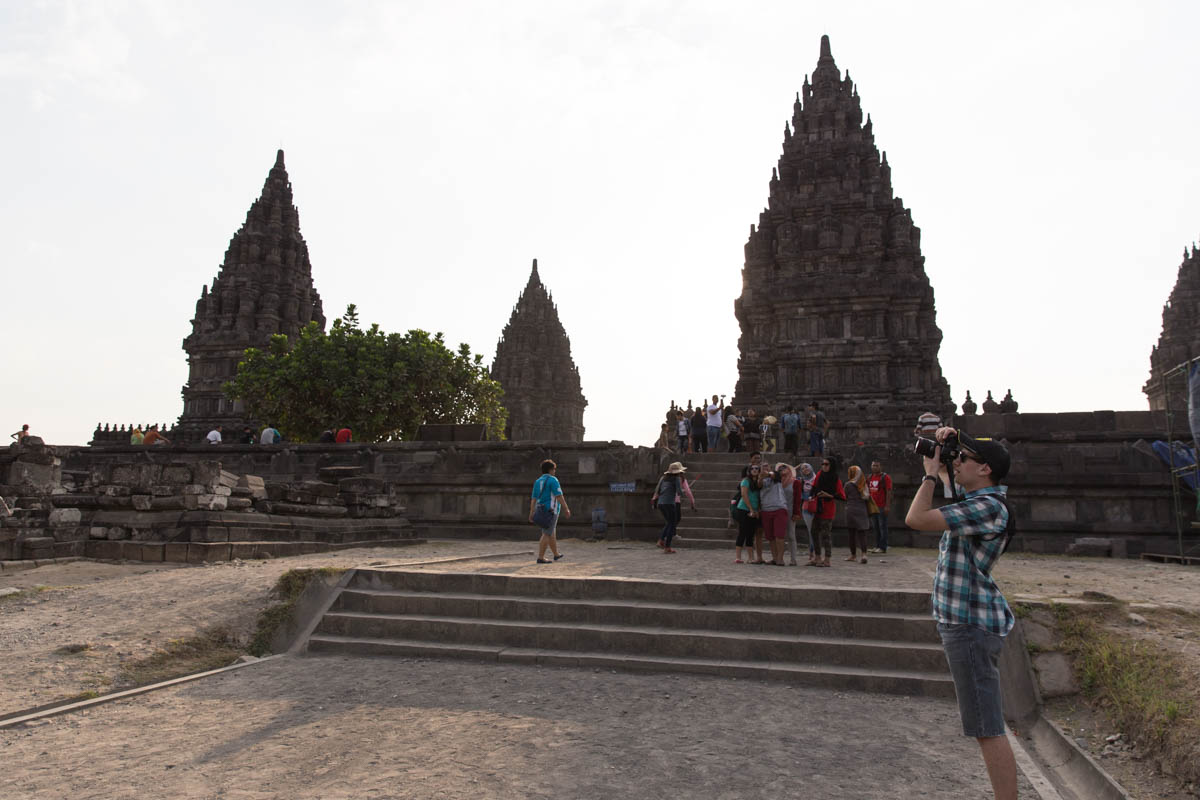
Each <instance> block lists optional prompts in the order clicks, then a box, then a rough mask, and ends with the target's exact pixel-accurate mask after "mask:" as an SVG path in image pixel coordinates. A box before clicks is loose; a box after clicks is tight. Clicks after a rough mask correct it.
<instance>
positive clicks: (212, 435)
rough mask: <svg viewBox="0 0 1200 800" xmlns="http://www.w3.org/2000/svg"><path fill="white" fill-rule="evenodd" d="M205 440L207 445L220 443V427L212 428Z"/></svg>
mask: <svg viewBox="0 0 1200 800" xmlns="http://www.w3.org/2000/svg"><path fill="white" fill-rule="evenodd" d="M205 438H207V439H208V443H209V444H220V443H221V426H220V425H218V426H217V427H215V428H213V429H212V430H211V431H209V432H208V436H207V437H205Z"/></svg>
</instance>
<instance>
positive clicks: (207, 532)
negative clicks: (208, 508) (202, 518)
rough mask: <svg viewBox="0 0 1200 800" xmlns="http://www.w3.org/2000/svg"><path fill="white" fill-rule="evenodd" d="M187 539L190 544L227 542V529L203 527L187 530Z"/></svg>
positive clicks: (212, 526)
mask: <svg viewBox="0 0 1200 800" xmlns="http://www.w3.org/2000/svg"><path fill="white" fill-rule="evenodd" d="M188 530H189V531H190V533H189V535H188V539H189V540H190V541H192V542H201V543H213V542H228V541H229V529H228V528H226V527H224V526H220V525H203V526H198V527H193V528H189V529H188Z"/></svg>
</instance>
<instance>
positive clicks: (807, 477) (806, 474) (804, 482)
mask: <svg viewBox="0 0 1200 800" xmlns="http://www.w3.org/2000/svg"><path fill="white" fill-rule="evenodd" d="M816 482H817V473H816V472H815V471H814V470H813V468H812V464H809V463H808V462H807V461H802V462H800V474H799V475H798V476H797V477H796V483H795V485H794V486H795V488H794V491H798V492H800V497H798V498H797V499H796V502H795V505H794V506H793V511H792V521H793V522H795V521H797V517H799V519H800V520H802V521H803V522H804V530H805V532H806V533H807V535H808V564H806V565H805V566H809V567H815V566H817V563H818V562H819V561H820V560H821V559H820V558H818V557H817V554H816V553H817V551H816V545H815V541H816V540H814V539H813V512H811V511H809V510H808V509H807V508H805V506H806V505H807V503H808V501H809V500H810V499H811V498H812V492H813V484H815V483H816ZM796 509H799V510H798V511H797V510H796Z"/></svg>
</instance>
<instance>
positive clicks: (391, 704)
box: [0, 657, 1035, 800]
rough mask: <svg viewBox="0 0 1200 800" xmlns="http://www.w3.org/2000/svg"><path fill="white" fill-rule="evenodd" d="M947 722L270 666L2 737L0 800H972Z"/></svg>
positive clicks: (608, 688) (363, 667) (750, 696)
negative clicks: (124, 799)
mask: <svg viewBox="0 0 1200 800" xmlns="http://www.w3.org/2000/svg"><path fill="white" fill-rule="evenodd" d="M957 725H958V721H957V712H956V709H955V707H954V705H953V703H949V702H944V701H935V700H928V699H917V698H902V697H890V696H889V697H885V696H874V695H865V694H857V693H835V692H828V691H820V690H813V689H806V688H804V687H801V686H788V685H781V684H779V683H775V682H772V683H763V682H758V681H738V680H733V679H720V678H705V677H698V676H679V677H664V676H661V675H656V676H646V675H634V674H625V673H618V672H612V671H608V670H600V671H593V670H578V669H555V668H537V667H514V666H498V665H488V664H480V663H475V662H457V661H430V660H421V659H371V658H353V659H352V658H343V657H328V658H319V657H309V658H301V659H297V658H287V659H279V660H275V661H270V662H266V663H264V664H261V665H256V666H253V667H250V668H247V669H243V670H238V671H236V672H231V673H226V674H223V675H219V676H215V677H212V678H208V679H204V680H201V681H197V682H194V683H190V684H185V685H183V686H180V687H175V688H171V689H166V690H162V691H159V692H154V693H152V694H149V695H145V696H143V697H141V698H138V699H132V700H125V701H118V702H115V703H112V704H109V705H105V706H100V707H97V708H94V709H92V710H90V711H88V712H84V713H82V714H76V715H71V716H64V717H58V718H53V719H51V720H47V721H44V722H43V723H41V724H40V725H37V726H34V727H31V728H24V729H18V730H13V731H0V755H2V756H3V758H4V762H5V764H6V767H5V769H4V770H3V771H2V772H0V796H3V797H13V798H17V797H21V798H43V797H44V798H60V797H71V798H73V800H85V799H86V798H113V797H171V798H275V797H295V798H351V797H354V798H531V797H532V798H555V799H556V800H565V799H566V798H618V797H619V798H625V799H626V800H635V799H637V798H647V800H650V799H653V800H659V799H660V798H663V797H687V798H760V797H771V798H785V797H804V798H808V799H809V800H821V799H822V798H840V799H845V798H859V799H860V800H883V798H887V799H888V800H892V798H897V797H903V798H932V799H940V798H945V800H984V798H989V797H991V794H990V790H989V789H988V786H987V781H986V778H984V777H983V765H982V761H981V760H980V759H979V756H978V752H977V747H976V745H975V743H974V741H973V740H968V739H964V738H963V737H962V736H960V735H957V731H956V728H957ZM1021 780H1022V796H1023V797H1034V796H1035V795H1034V793H1033V791H1032V789H1031V788H1030V786H1029V784H1028V783H1026V782H1025V779H1024V777H1022V778H1021Z"/></svg>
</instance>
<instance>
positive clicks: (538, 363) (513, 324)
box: [492, 259, 587, 442]
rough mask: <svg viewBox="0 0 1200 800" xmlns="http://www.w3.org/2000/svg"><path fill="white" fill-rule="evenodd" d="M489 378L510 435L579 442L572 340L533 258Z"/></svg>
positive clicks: (579, 396)
mask: <svg viewBox="0 0 1200 800" xmlns="http://www.w3.org/2000/svg"><path fill="white" fill-rule="evenodd" d="M492 378H493V379H494V380H497V381H499V382H500V385H501V386H503V387H504V407H505V408H507V409H508V430H507V431H506V432H505V435H506V436H507V437H508V438H509V439H511V440H513V441H529V440H536V441H550V442H553V441H559V442H581V441H583V410H584V408H586V407H587V400H586V399H585V398H584V396H583V390H582V389H581V388H580V384H579V370H578V368H576V366H575V362H574V360H573V359H572V358H571V340H570V339H569V338H567V332H566V331H565V330H564V329H563V326H562V323H561V322H560V321H559V319H558V309H557V307H555V305H554V301H553V299H551V297H550V293H549V292H547V291H546V287H545V286H544V285H543V284H542V280H541V278H540V277H538V269H537V259H534V261H533V269H532V271H531V272H530V273H529V282H528V283H526V284H525V289H524V290H523V291H522V292H521V295H520V297H519V298H518V299H517V304H516V306H515V307H514V308H513V312H512V316H511V317H510V318H509V320H508V324H507V325H505V326H504V332H503V333H502V334H501V336H500V341H499V342H497V344H496V359H495V361H493V362H492Z"/></svg>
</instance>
